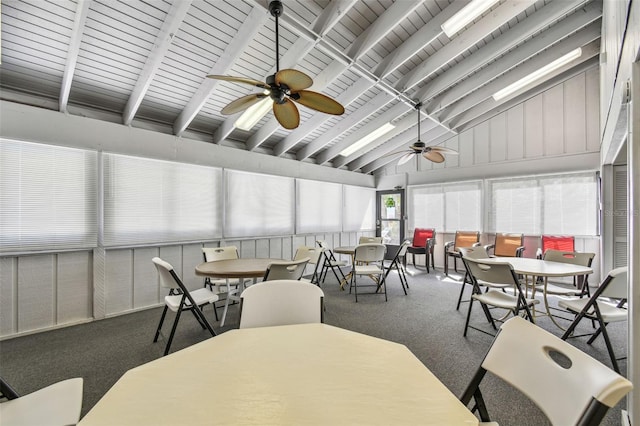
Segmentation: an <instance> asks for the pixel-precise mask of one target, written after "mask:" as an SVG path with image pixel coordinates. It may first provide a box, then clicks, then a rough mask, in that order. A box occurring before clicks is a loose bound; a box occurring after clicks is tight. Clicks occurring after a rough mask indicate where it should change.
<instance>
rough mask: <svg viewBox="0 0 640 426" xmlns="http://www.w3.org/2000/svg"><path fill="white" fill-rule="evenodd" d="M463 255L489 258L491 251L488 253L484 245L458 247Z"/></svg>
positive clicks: (470, 257)
mask: <svg viewBox="0 0 640 426" xmlns="http://www.w3.org/2000/svg"><path fill="white" fill-rule="evenodd" d="M458 251H459V252H460V254H461V255H462V257H463V258H464V257H466V258H468V259H487V258H489V253H487V249H485V248H484V247H482V246H475V247H460V248H459V249H458Z"/></svg>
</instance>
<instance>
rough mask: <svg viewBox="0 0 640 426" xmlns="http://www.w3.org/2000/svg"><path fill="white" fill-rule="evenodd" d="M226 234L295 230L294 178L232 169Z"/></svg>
mask: <svg viewBox="0 0 640 426" xmlns="http://www.w3.org/2000/svg"><path fill="white" fill-rule="evenodd" d="M225 178H226V195H225V196H226V207H225V209H226V212H225V237H260V236H269V235H289V234H293V233H294V230H293V228H294V194H295V190H294V179H293V178H287V177H280V176H271V175H263V174H256V173H246V172H240V171H236V170H229V171H227V172H226V174H225Z"/></svg>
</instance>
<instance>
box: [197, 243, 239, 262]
mask: <svg viewBox="0 0 640 426" xmlns="http://www.w3.org/2000/svg"><path fill="white" fill-rule="evenodd" d="M202 253H203V254H204V261H205V262H215V261H218V260H229V259H237V258H238V257H239V256H238V248H237V247H236V246H225V247H203V248H202Z"/></svg>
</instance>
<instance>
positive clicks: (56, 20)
mask: <svg viewBox="0 0 640 426" xmlns="http://www.w3.org/2000/svg"><path fill="white" fill-rule="evenodd" d="M2 9H3V10H2V13H3V14H4V13H8V14H9V15H11V16H15V17H17V18H19V19H21V20H23V21H25V22H33V21H32V19H33V18H38V19H39V20H38V21H36V22H41V20H46V21H47V22H48V25H40V24H38V25H39V26H42V27H43V28H55V27H63V28H69V27H71V24H72V23H73V17H74V11H75V2H72V1H70V2H68V3H63V2H55V1H42V0H39V1H29V0H21V1H4V2H2ZM5 9H6V10H5Z"/></svg>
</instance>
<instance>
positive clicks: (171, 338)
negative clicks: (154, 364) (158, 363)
mask: <svg viewBox="0 0 640 426" xmlns="http://www.w3.org/2000/svg"><path fill="white" fill-rule="evenodd" d="M180 308H182V306H180ZM181 313H182V309H178V311H177V312H176V319H175V320H174V321H173V326H172V327H171V334H170V335H169V340H167V346H166V347H165V348H164V355H165V356H166V355H167V354H168V353H169V349H170V348H171V342H172V341H173V335H174V334H176V328H178V321H179V320H180V314H181Z"/></svg>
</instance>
